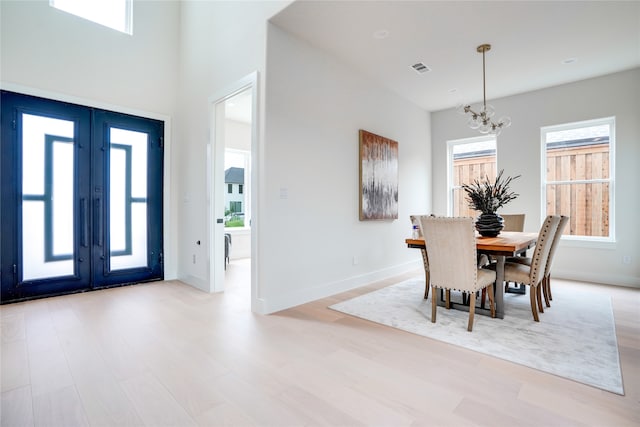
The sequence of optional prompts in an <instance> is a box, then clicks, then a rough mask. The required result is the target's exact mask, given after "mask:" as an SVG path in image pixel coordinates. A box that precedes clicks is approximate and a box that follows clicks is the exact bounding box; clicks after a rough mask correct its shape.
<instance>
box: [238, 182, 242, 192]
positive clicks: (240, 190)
mask: <svg viewBox="0 0 640 427" xmlns="http://www.w3.org/2000/svg"><path fill="white" fill-rule="evenodd" d="M238 194H242V184H238Z"/></svg>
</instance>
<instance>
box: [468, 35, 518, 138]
mask: <svg viewBox="0 0 640 427" xmlns="http://www.w3.org/2000/svg"><path fill="white" fill-rule="evenodd" d="M489 49H491V45H490V44H481V45H480V46H478V48H477V51H478V52H479V53H482V99H483V102H482V106H481V107H480V109H479V110H477V109H476V110H473V109H472V108H471V105H467V104H460V105H458V107H457V108H456V110H457V111H458V112H459V113H460V114H470V116H469V119H468V120H467V125H468V126H469V127H470V128H471V129H474V130H475V129H477V130H478V131H479V132H480V133H482V134H489V135H494V136H498V135H500V133H501V132H502V129H505V128H508V127H509V126H511V118H510V117H508V116H503V117H500V119H498V120H497V121H493V120H492V117H493V116H494V115H495V113H496V112H495V109H494V108H493V106H492V105H491V104H487V91H486V78H485V59H484V54H485V52H487V51H488V50H489Z"/></svg>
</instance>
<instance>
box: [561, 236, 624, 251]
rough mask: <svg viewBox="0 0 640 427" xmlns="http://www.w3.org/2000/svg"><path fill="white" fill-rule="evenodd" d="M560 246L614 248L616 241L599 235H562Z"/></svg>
mask: <svg viewBox="0 0 640 427" xmlns="http://www.w3.org/2000/svg"><path fill="white" fill-rule="evenodd" d="M560 242H561V244H562V246H565V247H568V248H589V249H609V250H614V249H616V241H615V240H614V239H610V238H605V237H600V238H597V237H595V238H593V237H592V238H589V237H578V236H570V237H569V236H563V237H562V240H561V241H560Z"/></svg>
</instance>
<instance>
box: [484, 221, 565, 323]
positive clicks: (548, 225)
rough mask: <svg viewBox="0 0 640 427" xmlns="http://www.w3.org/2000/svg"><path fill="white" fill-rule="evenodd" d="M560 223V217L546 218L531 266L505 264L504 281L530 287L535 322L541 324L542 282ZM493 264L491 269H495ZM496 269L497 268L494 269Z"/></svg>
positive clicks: (514, 263) (515, 263) (516, 263)
mask: <svg viewBox="0 0 640 427" xmlns="http://www.w3.org/2000/svg"><path fill="white" fill-rule="evenodd" d="M559 223H560V216H557V215H549V216H547V217H546V218H545V220H544V222H543V223H542V227H540V231H539V233H538V239H537V240H536V247H535V249H534V251H533V256H532V257H531V263H530V265H526V264H522V263H518V262H505V264H504V281H505V282H516V283H523V284H525V285H528V286H529V287H530V288H531V289H530V290H529V296H530V298H531V313H532V314H533V320H535V321H536V322H539V321H540V319H539V317H538V311H540V312H541V313H543V312H544V309H543V307H542V295H541V288H542V281H543V279H544V275H545V268H546V266H547V260H548V259H549V253H550V252H551V243H552V242H553V237H554V235H555V232H556V230H557V228H558V224H559ZM494 265H495V264H492V265H491V266H490V267H493V266H494ZM494 268H495V267H494Z"/></svg>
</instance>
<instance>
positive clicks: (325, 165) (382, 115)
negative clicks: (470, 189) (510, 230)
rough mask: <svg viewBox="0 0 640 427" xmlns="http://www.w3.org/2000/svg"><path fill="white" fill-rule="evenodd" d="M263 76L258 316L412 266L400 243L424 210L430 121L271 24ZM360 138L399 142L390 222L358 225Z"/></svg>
mask: <svg viewBox="0 0 640 427" xmlns="http://www.w3.org/2000/svg"><path fill="white" fill-rule="evenodd" d="M266 71H267V76H266V80H267V81H266V84H267V86H266V89H267V93H266V100H265V102H266V105H265V114H266V116H265V120H266V123H265V126H266V127H265V141H264V152H263V153H262V160H263V163H264V165H265V171H264V172H265V176H264V181H263V182H261V187H260V191H261V201H262V203H261V204H260V206H259V209H260V224H261V228H260V233H261V234H260V237H261V239H260V248H259V253H260V266H261V282H260V283H261V288H260V297H261V298H262V299H263V300H264V307H265V311H267V312H272V311H276V310H280V309H283V308H285V307H289V306H293V305H297V304H300V303H304V302H306V301H310V300H313V299H316V298H320V297H323V296H327V295H331V294H334V293H336V292H340V291H344V290H347V289H350V288H353V287H356V286H360V285H362V284H365V283H369V282H371V281H372V280H376V279H379V278H382V277H387V276H391V275H394V274H397V273H399V272H401V271H405V270H407V269H410V268H415V267H417V266H419V265H420V264H419V260H420V254H419V252H417V251H415V250H411V249H407V248H406V245H405V244H404V239H405V238H406V237H408V236H409V235H410V230H411V224H410V222H409V215H410V214H413V213H425V212H429V211H430V208H431V194H430V190H431V157H430V142H429V132H430V127H429V114H428V113H427V112H425V111H424V110H422V109H420V108H418V107H416V106H415V105H413V104H410V103H408V102H407V101H405V100H403V99H401V98H399V97H397V96H396V95H394V94H392V93H390V92H389V91H387V90H386V89H383V88H381V87H380V86H379V85H377V84H375V83H373V82H371V81H369V80H367V79H366V78H365V77H363V76H362V74H360V73H358V72H355V71H353V70H352V69H350V68H348V67H347V66H345V65H343V64H341V63H339V62H337V60H336V59H334V57H332V56H330V55H328V54H325V53H324V52H322V51H319V50H317V49H315V48H313V47H311V46H310V45H308V44H306V43H305V42H303V41H301V40H299V39H297V38H295V37H293V36H291V35H290V34H288V33H286V32H284V31H282V30H281V29H279V28H278V27H275V26H273V25H270V26H269V32H268V47H267V69H266ZM359 129H365V130H368V131H370V132H373V133H377V134H379V135H382V136H385V137H388V138H391V139H394V140H396V141H398V143H399V171H400V172H399V174H400V176H399V218H398V220H396V221H367V222H361V221H359V219H358V197H359V194H358V173H359V172H358V165H359V163H358V150H359V141H358V130H359ZM283 193H286V197H284V194H283ZM354 257H355V259H356V264H355V265H354V262H353V260H354Z"/></svg>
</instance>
